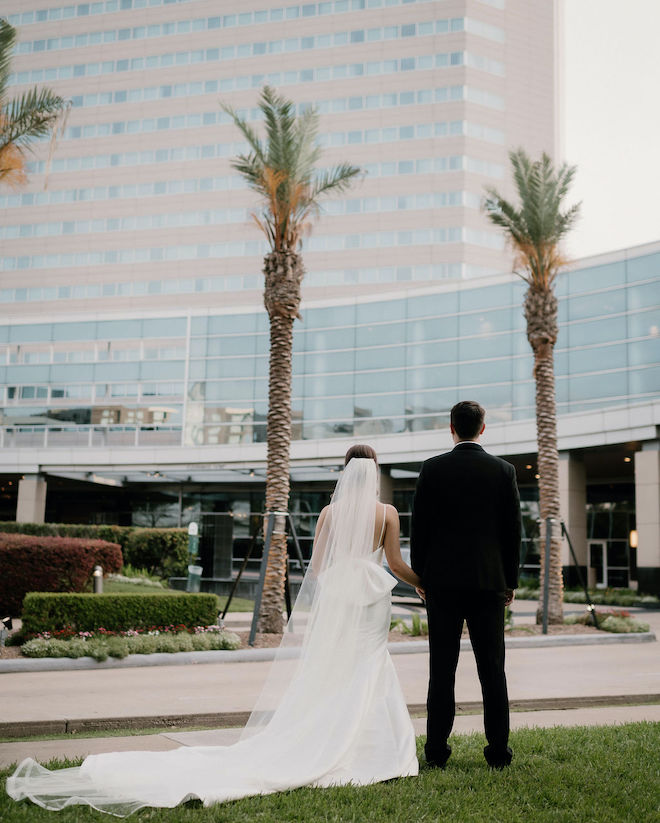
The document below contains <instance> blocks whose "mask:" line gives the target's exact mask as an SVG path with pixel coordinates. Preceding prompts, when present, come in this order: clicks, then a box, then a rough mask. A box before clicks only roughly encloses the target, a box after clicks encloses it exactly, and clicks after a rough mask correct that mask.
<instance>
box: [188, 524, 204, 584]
mask: <svg viewBox="0 0 660 823" xmlns="http://www.w3.org/2000/svg"><path fill="white" fill-rule="evenodd" d="M198 549H199V526H198V525H197V523H194V522H193V523H190V524H189V525H188V579H187V580H186V591H187V592H198V591H199V589H200V583H201V579H202V567H201V566H198V565H197V564H196V562H195V561H196V560H197V551H198Z"/></svg>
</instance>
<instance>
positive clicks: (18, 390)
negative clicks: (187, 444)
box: [0, 382, 183, 402]
mask: <svg viewBox="0 0 660 823" xmlns="http://www.w3.org/2000/svg"><path fill="white" fill-rule="evenodd" d="M92 395H93V396H94V399H96V400H105V399H106V398H108V397H135V398H138V397H140V396H141V397H182V396H183V383H177V382H170V383H98V384H96V385H94V384H85V383H80V384H77V385H69V386H7V402H12V401H14V402H15V401H19V400H44V401H48V400H50V401H51V402H52V401H55V400H57V401H61V400H81V399H89V400H91V399H92ZM1 399H2V390H1V389H0V400H1Z"/></svg>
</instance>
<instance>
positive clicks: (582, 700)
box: [0, 694, 660, 745]
mask: <svg viewBox="0 0 660 823" xmlns="http://www.w3.org/2000/svg"><path fill="white" fill-rule="evenodd" d="M658 703H660V694H619V695H594V696H579V697H540V698H523V699H519V700H511V701H510V702H509V706H510V708H511V711H512V712H536V711H553V710H568V709H583V708H590V709H593V708H605V709H607V708H611V707H613V706H648V705H657V704H658ZM407 708H408V712H409V714H410V716H411V717H425V716H426V704H425V703H408V706H407ZM482 713H483V704H482V702H481V701H480V700H478V701H464V700H459V701H457V703H456V715H457V716H461V715H468V714H482ZM249 716H250V712H249V711H240V712H214V713H208V712H207V713H198V714H173V715H141V716H129V717H92V718H62V719H60V720H27V721H26V720H24V721H19V722H15V723H0V737H4V738H14V737H15V738H27V737H43V736H44V735H52V734H53V735H57V734H59V735H65V734H69V735H74V734H81V735H85V734H89V733H90V732H98V731H102V732H112V731H118V732H122V731H126V730H129V729H163V732H161V733H164V732H165V731H168V730H169V731H177V732H178V731H181V730H184V729H190V728H191V727H192V728H195V727H207V728H212V729H236V728H241V727H243V726H245V724H246V723H247V721H248V718H249ZM2 745H4V744H2Z"/></svg>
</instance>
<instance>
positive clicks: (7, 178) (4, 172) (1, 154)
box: [0, 143, 27, 189]
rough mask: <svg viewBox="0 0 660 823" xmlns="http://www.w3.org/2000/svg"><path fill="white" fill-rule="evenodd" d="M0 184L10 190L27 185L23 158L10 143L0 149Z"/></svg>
mask: <svg viewBox="0 0 660 823" xmlns="http://www.w3.org/2000/svg"><path fill="white" fill-rule="evenodd" d="M0 183H3V184H5V185H7V186H9V187H10V188H12V189H18V188H21V186H24V185H25V183H27V174H26V173H25V157H24V156H23V154H22V152H20V151H19V150H18V149H17V148H16V146H14V145H12V144H11V143H10V144H9V145H8V146H5V147H4V148H2V149H0Z"/></svg>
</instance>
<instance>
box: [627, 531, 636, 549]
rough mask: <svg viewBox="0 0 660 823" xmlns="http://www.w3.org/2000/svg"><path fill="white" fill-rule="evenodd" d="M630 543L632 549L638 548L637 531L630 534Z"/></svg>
mask: <svg viewBox="0 0 660 823" xmlns="http://www.w3.org/2000/svg"><path fill="white" fill-rule="evenodd" d="M628 539H629V542H630V548H631V549H636V548H637V529H633V530H632V531H631V532H630V537H629V538H628Z"/></svg>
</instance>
